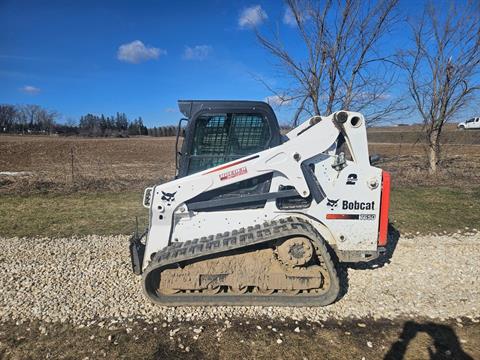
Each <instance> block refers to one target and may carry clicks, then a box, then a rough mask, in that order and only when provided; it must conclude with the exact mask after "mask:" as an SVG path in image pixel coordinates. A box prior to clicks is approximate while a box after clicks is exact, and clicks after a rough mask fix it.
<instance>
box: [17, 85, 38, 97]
mask: <svg viewBox="0 0 480 360" xmlns="http://www.w3.org/2000/svg"><path fill="white" fill-rule="evenodd" d="M20 90H21V91H23V92H24V93H26V94H30V95H35V94H38V93H39V92H40V89H39V88H37V87H35V86H32V85H25V86H24V87H22V88H20Z"/></svg>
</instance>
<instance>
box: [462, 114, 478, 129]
mask: <svg viewBox="0 0 480 360" xmlns="http://www.w3.org/2000/svg"><path fill="white" fill-rule="evenodd" d="M457 129H460V130H473V129H479V130H480V117H474V118H471V119H468V120H467V121H464V122H461V123H459V124H458V125H457Z"/></svg>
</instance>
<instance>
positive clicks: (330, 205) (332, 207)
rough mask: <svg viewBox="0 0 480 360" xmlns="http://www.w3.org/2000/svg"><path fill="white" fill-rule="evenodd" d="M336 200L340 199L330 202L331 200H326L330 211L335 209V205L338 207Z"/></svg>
mask: <svg viewBox="0 0 480 360" xmlns="http://www.w3.org/2000/svg"><path fill="white" fill-rule="evenodd" d="M338 200H340V199H337V200H331V199H329V198H327V206H329V207H330V209H332V210H333V209H334V208H336V207H337V205H338Z"/></svg>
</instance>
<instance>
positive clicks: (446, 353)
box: [384, 321, 473, 360]
mask: <svg viewBox="0 0 480 360" xmlns="http://www.w3.org/2000/svg"><path fill="white" fill-rule="evenodd" d="M419 333H425V334H427V335H428V336H429V337H430V338H431V339H432V340H433V345H431V344H430V343H429V344H425V346H426V349H427V351H428V354H429V358H430V360H440V359H442V360H443V359H459V360H473V358H472V357H471V356H470V355H468V354H467V353H465V352H464V351H463V349H462V346H461V345H460V341H459V340H458V337H457V334H455V331H454V330H453V329H452V327H451V326H448V325H440V324H435V323H432V322H427V323H424V324H419V323H417V322H414V321H407V322H405V324H404V326H403V330H402V333H401V334H400V337H399V338H398V340H397V341H396V342H395V343H393V344H392V346H391V347H390V350H388V352H387V354H386V355H385V357H384V360H402V359H403V358H404V356H405V353H406V352H407V349H408V345H409V344H410V342H411V341H412V340H413V339H414V338H415V337H416V336H417V334H419Z"/></svg>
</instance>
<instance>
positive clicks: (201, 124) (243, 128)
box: [188, 113, 270, 174]
mask: <svg viewBox="0 0 480 360" xmlns="http://www.w3.org/2000/svg"><path fill="white" fill-rule="evenodd" d="M269 142H270V128H269V126H268V121H267V119H265V117H264V116H263V115H261V114H235V113H224V114H204V115H201V116H200V117H198V118H197V120H196V125H195V135H194V138H193V144H192V150H191V151H190V156H189V157H190V161H189V167H188V174H193V173H195V172H198V171H201V170H205V169H208V168H210V167H214V166H217V165H220V164H223V163H226V162H229V161H233V160H235V159H238V158H241V157H244V156H247V155H250V154H253V153H256V152H259V151H262V150H265V149H266V148H268V144H269Z"/></svg>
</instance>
